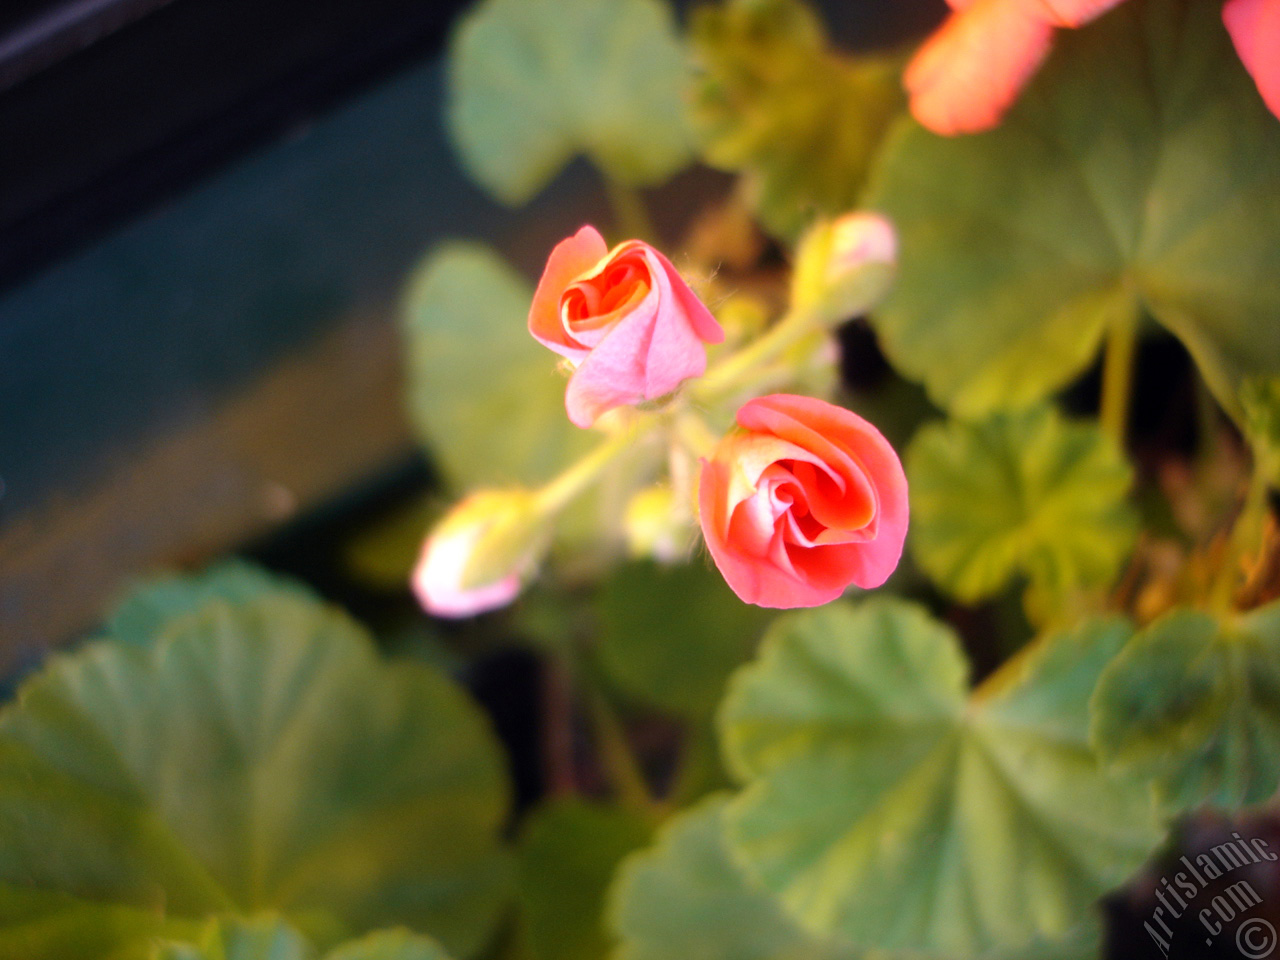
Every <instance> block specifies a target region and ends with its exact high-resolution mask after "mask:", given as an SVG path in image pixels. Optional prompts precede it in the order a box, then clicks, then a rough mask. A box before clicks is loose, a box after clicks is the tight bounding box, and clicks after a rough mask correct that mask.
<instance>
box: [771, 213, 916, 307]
mask: <svg viewBox="0 0 1280 960" xmlns="http://www.w3.org/2000/svg"><path fill="white" fill-rule="evenodd" d="M897 260H898V240H897V235H896V234H895V233H894V230H893V225H892V224H891V223H890V222H889V221H888V220H886V219H885V218H884V217H882V216H880V215H879V214H876V213H846V214H844V215H843V216H841V217H837V218H836V219H835V220H827V221H820V222H818V223H816V224H814V225H813V227H811V228H810V229H809V232H808V233H806V234H805V235H804V237H802V238H801V240H800V246H799V248H798V249H797V251H796V269H795V275H794V278H793V280H792V287H791V298H792V304H793V306H796V307H799V308H800V309H802V310H806V311H809V312H811V313H813V314H816V315H818V316H819V317H820V318H821V319H822V321H823V322H825V323H828V324H835V323H839V322H841V321H843V320H848V319H850V318H851V317H856V316H860V315H862V314H864V313H866V312H867V311H869V310H870V309H872V308H873V307H875V306H876V305H877V304H879V303H880V301H881V300H883V299H884V297H885V295H886V294H888V292H889V288H890V287H891V286H892V285H893V278H894V274H895V272H896V268H897Z"/></svg>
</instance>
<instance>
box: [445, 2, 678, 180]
mask: <svg viewBox="0 0 1280 960" xmlns="http://www.w3.org/2000/svg"><path fill="white" fill-rule="evenodd" d="M685 72H686V67H685V60H684V52H683V51H682V50H681V48H680V43H679V40H678V38H677V36H676V32H675V23H674V20H673V18H672V16H671V9H670V7H669V6H668V5H667V4H666V3H665V2H663V0H483V2H482V3H479V4H477V5H476V7H475V8H474V9H473V10H472V11H471V12H470V13H469V14H468V15H467V16H466V17H464V18H463V20H462V21H461V23H460V24H459V25H458V29H457V31H456V32H455V33H454V35H453V40H452V43H451V44H450V49H449V81H450V82H449V105H448V117H449V129H450V132H451V134H452V136H453V141H454V144H455V145H456V146H457V148H458V152H459V153H460V155H461V157H462V161H463V163H464V164H465V166H466V168H467V170H468V171H469V172H470V174H471V176H472V177H474V178H475V180H476V181H477V182H478V183H480V184H481V185H482V186H483V187H485V189H487V190H489V191H490V192H491V193H492V194H493V195H494V196H495V197H497V198H498V199H499V200H501V201H503V202H504V203H509V204H520V203H524V202H525V201H527V200H528V199H530V198H531V197H532V196H533V195H534V194H536V193H537V192H538V191H539V190H541V189H542V188H543V187H544V186H546V184H547V183H548V181H550V180H551V178H552V177H554V176H555V175H556V173H557V172H559V170H560V168H561V167H563V166H564V165H565V164H566V163H568V161H569V160H570V159H571V158H572V157H573V156H575V155H576V154H580V153H581V154H586V155H587V157H589V158H590V159H591V161H592V162H593V163H595V164H596V165H597V166H598V167H599V168H600V169H601V170H603V171H604V172H605V173H606V174H607V175H608V176H610V177H612V178H614V179H616V180H619V181H621V182H623V183H628V184H634V185H645V184H651V183H658V182H661V181H663V180H665V179H666V178H667V177H669V176H671V174H673V173H675V172H676V171H677V170H679V169H680V168H681V167H683V166H684V165H685V164H686V163H687V162H688V160H689V147H688V139H687V134H686V130H685V126H684V119H683V110H682V104H681V100H680V92H681V88H682V86H683V84H684V79H685Z"/></svg>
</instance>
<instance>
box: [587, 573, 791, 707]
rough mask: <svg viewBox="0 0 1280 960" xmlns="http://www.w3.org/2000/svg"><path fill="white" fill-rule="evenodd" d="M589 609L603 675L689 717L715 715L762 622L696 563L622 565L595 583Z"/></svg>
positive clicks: (714, 575)
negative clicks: (594, 614) (594, 617)
mask: <svg viewBox="0 0 1280 960" xmlns="http://www.w3.org/2000/svg"><path fill="white" fill-rule="evenodd" d="M596 608H597V610H598V613H599V618H600V627H599V631H598V637H599V644H598V646H597V656H598V657H599V661H600V665H601V666H602V667H603V668H604V670H605V672H606V673H607V675H608V677H609V679H610V680H611V681H612V682H613V683H615V684H616V685H617V686H618V687H619V689H621V690H622V691H623V692H624V693H625V694H627V696H629V697H631V698H633V699H635V700H637V701H638V702H640V703H644V704H649V705H651V706H655V707H657V708H659V709H660V710H665V711H668V712H670V713H674V714H676V715H678V716H681V717H686V718H688V719H693V720H698V719H705V718H707V717H710V716H711V715H712V714H713V713H714V711H715V708H716V704H718V703H719V702H720V698H721V696H722V694H723V693H724V685H725V681H726V680H727V679H728V677H729V674H730V673H732V672H733V670H734V669H735V668H736V667H738V666H740V665H741V664H742V663H744V662H745V661H746V660H747V659H748V658H749V657H750V656H751V652H752V651H753V650H754V649H755V646H756V643H757V641H758V640H759V639H760V634H761V633H762V632H763V631H764V627H765V624H766V623H768V614H767V613H765V612H764V611H762V610H760V608H758V607H752V606H748V605H747V604H744V603H743V602H742V601H740V600H739V599H738V598H737V597H736V596H734V594H733V592H732V591H731V590H730V589H729V588H728V587H727V586H726V585H725V582H724V579H723V578H722V577H721V576H720V575H719V574H718V573H717V572H716V571H715V570H714V569H713V568H712V567H711V566H710V565H709V564H702V563H692V564H681V565H679V566H663V565H661V564H657V563H652V562H647V561H646V562H633V563H628V564H625V565H623V566H621V567H619V568H618V569H617V570H616V571H615V572H614V573H613V574H612V575H611V576H610V577H609V579H608V580H606V581H605V583H604V584H603V586H602V587H601V590H600V596H599V599H598V600H597V602H596Z"/></svg>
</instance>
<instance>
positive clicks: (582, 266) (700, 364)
mask: <svg viewBox="0 0 1280 960" xmlns="http://www.w3.org/2000/svg"><path fill="white" fill-rule="evenodd" d="M529 332H530V333H532V334H533V336H534V337H535V338H536V339H537V340H538V341H539V342H540V343H542V344H545V345H546V346H548V347H550V348H551V349H552V350H554V351H555V352H556V353H558V354H560V355H561V356H562V357H565V358H566V359H567V360H568V361H569V362H570V364H572V365H573V366H574V372H573V376H572V378H571V379H570V380H569V388H568V390H567V391H566V392H565V409H566V410H567V411H568V413H569V419H570V420H572V421H573V422H574V423H575V424H576V425H577V426H579V427H589V426H591V424H593V423H594V422H595V421H596V419H597V418H598V417H599V416H600V415H601V414H602V413H604V412H605V411H607V410H610V409H612V408H613V407H620V406H628V405H634V404H637V403H640V402H642V401H644V400H656V399H657V398H658V397H661V396H664V395H665V394H668V393H670V392H671V391H673V390H675V389H676V387H678V386H679V385H680V384H681V383H682V382H683V381H685V380H688V379H689V378H691V377H698V376H701V375H702V374H703V372H704V371H705V370H706V367H707V354H706V347H705V344H708V343H719V342H720V341H721V340H723V339H724V332H723V331H722V330H721V329H720V324H718V323H717V322H716V320H715V318H714V317H713V316H711V312H710V311H709V310H707V308H706V307H705V306H703V304H702V301H700V300H699V299H698V298H697V296H696V295H695V294H694V292H693V291H692V290H690V289H689V287H688V285H687V284H686V283H685V282H684V280H682V279H681V278H680V274H678V273H677V272H676V269H675V267H673V266H672V265H671V261H669V260H668V259H667V258H666V257H664V256H663V255H662V254H661V253H659V252H658V251H657V250H655V249H654V248H653V247H651V246H649V245H648V244H647V243H643V242H641V241H639V240H628V241H626V242H625V243H621V244H619V245H618V246H616V247H614V248H613V249H612V250H609V248H608V247H607V246H606V244H605V242H604V239H603V238H602V237H601V236H600V234H599V233H598V232H597V231H596V229H595V228H594V227H589V226H588V227H583V228H582V229H581V230H579V231H578V232H577V233H575V234H574V235H573V236H572V237H570V238H569V239H567V240H562V241H561V242H560V243H558V244H557V245H556V248H555V249H554V250H552V251H551V256H550V257H549V258H548V259H547V266H546V269H545V270H544V271H543V273H542V279H541V280H539V281H538V289H537V292H536V293H535V294H534V295H533V306H532V307H531V308H530V310H529Z"/></svg>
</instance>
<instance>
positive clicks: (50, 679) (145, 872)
mask: <svg viewBox="0 0 1280 960" xmlns="http://www.w3.org/2000/svg"><path fill="white" fill-rule="evenodd" d="M507 803H508V784H507V780H506V774H505V770H504V768H503V763H502V757H501V754H500V752H499V749H498V747H497V744H496V742H495V741H494V738H493V736H492V733H491V732H490V730H489V727H488V724H487V722H486V720H485V718H484V717H483V716H482V714H481V713H480V712H479V711H478V710H477V709H476V707H475V706H474V705H473V704H472V703H471V701H470V700H469V699H468V697H467V696H466V694H465V693H464V692H463V691H461V690H460V689H459V688H458V687H457V686H456V685H455V684H454V683H453V682H452V681H450V680H449V679H447V678H446V677H444V676H442V675H441V674H439V673H437V672H435V671H433V670H431V669H429V668H426V667H424V666H422V665H419V664H413V663H397V664H387V663H383V662H381V661H380V660H379V659H378V657H377V655H376V653H375V651H374V649H373V645H372V642H371V640H370V638H369V637H368V636H367V635H366V633H365V632H364V631H363V630H362V629H361V628H359V627H358V626H357V625H356V624H355V623H353V622H352V621H350V620H349V619H347V618H346V617H345V616H343V615H342V614H341V613H339V612H338V611H336V610H334V609H332V608H329V607H326V606H324V605H322V604H319V603H317V602H315V601H314V600H310V599H306V598H303V597H300V596H298V595H297V594H296V593H295V592H294V591H292V590H289V589H285V590H278V591H276V592H274V593H269V594H266V593H264V594H263V595H262V596H259V597H256V598H254V599H251V600H246V601H243V602H240V603H237V604H235V605H231V604H228V603H227V602H226V601H225V600H213V601H212V602H210V603H208V604H206V605H205V606H203V607H202V608H200V609H198V610H196V611H195V612H193V613H191V614H189V615H187V616H185V617H181V618H179V619H178V620H176V621H174V622H173V623H171V625H170V626H169V627H168V628H167V629H166V630H165V632H164V633H163V635H162V636H161V637H160V638H159V640H158V641H157V642H156V643H155V644H153V645H151V646H141V645H133V644H123V643H119V642H103V643H97V644H93V645H91V646H88V647H86V648H84V649H83V650H81V651H80V652H78V653H76V654H74V655H70V656H62V657H58V658H56V659H55V660H53V661H52V662H51V663H50V664H49V666H48V667H47V668H46V669H45V670H44V671H43V672H41V673H40V674H38V675H36V676H35V677H33V678H32V679H30V680H29V681H28V682H27V683H26V684H24V686H23V687H22V688H21V690H20V691H19V695H18V700H17V702H16V703H15V704H13V705H11V706H9V707H8V708H6V709H5V710H4V712H3V713H2V714H0V836H3V838H4V839H3V841H0V883H2V884H8V885H12V886H15V887H19V888H22V889H24V890H29V891H32V892H50V891H56V892H59V893H62V894H66V895H70V896H73V897H75V898H78V899H79V900H82V901H85V902H86V903H90V904H99V905H104V906H111V905H114V906H121V907H128V908H133V909H137V910H149V911H152V912H154V913H156V915H157V916H168V917H173V918H178V919H201V918H204V917H207V916H209V915H211V914H225V913H253V912H257V911H262V910H279V911H281V912H283V913H284V914H286V915H287V916H289V917H291V918H293V919H294V920H296V922H298V923H299V925H300V926H301V927H302V928H303V929H304V930H308V931H310V932H312V933H317V932H320V931H323V932H325V933H326V934H331V933H333V932H334V931H335V930H338V931H341V930H350V931H361V930H368V929H371V928H374V927H381V926H386V925H388V924H397V923H403V924H407V925H409V926H412V927H413V928H415V929H421V930H428V931H430V932H431V933H432V934H434V935H436V936H438V937H439V938H440V939H441V940H442V941H443V942H444V943H446V944H448V945H449V946H450V947H451V949H453V950H454V951H456V952H457V953H458V954H460V955H464V956H470V955H472V954H474V953H475V952H476V950H477V949H479V948H480V947H482V946H484V945H485V944H486V943H487V941H488V939H489V937H490V935H491V933H492V931H493V929H494V925H495V923H496V921H497V919H498V915H499V913H500V911H501V909H502V907H503V905H504V903H505V902H506V899H507V896H508V892H509V881H510V869H509V859H508V857H507V855H506V854H505V852H504V851H503V848H502V846H501V844H500V841H499V838H498V830H499V828H500V826H501V824H502V822H503V820H504V817H505V815H506V809H507ZM11 920H12V918H11V917H9V916H8V912H7V911H5V913H3V914H0V936H3V933H2V931H3V930H4V929H5V928H6V927H7V925H8V924H9V922H10V921H11Z"/></svg>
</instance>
